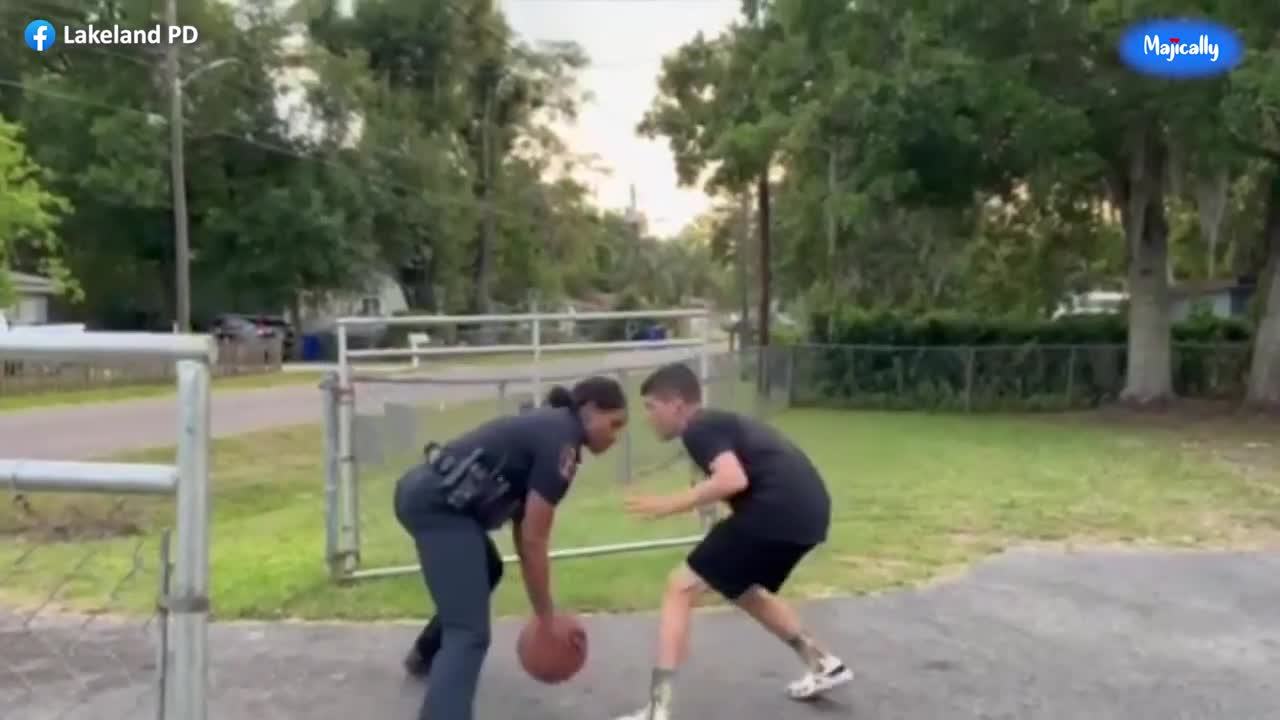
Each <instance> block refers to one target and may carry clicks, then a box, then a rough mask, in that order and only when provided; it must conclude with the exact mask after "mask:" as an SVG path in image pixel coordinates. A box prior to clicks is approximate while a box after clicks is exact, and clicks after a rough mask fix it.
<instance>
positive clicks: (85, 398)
mask: <svg viewBox="0 0 1280 720" xmlns="http://www.w3.org/2000/svg"><path fill="white" fill-rule="evenodd" d="M323 375H324V374H323V373H321V372H319V371H315V372H312V371H298V372H271V373H254V374H251V375H230V376H227V377H219V378H214V380H213V387H214V389H215V390H252V389H255V388H268V387H279V386H281V385H306V384H312V385H314V384H316V383H318V382H320V379H321V378H322V377H323ZM177 392H178V390H177V382H176V381H173V382H166V383H163V384H159V383H157V384H150V383H148V384H141V385H119V386H116V387H103V388H89V389H85V390H52V391H49V392H35V393H22V394H18V395H0V412H5V411H12V410H29V409H31V408H38V407H49V406H53V405H79V404H82V403H101V402H113V401H116V400H137V399H140V398H149V397H166V396H169V395H176V394H177Z"/></svg>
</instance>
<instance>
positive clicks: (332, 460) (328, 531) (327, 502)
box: [320, 372, 342, 579]
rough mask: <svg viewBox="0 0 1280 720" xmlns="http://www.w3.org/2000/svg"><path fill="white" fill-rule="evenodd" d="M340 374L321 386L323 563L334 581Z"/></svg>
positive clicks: (336, 575) (337, 559)
mask: <svg viewBox="0 0 1280 720" xmlns="http://www.w3.org/2000/svg"><path fill="white" fill-rule="evenodd" d="M338 383H339V381H338V373H336V372H334V373H330V374H329V375H328V376H327V377H325V379H324V382H322V383H321V384H320V391H321V392H323V393H324V399H323V402H324V560H325V563H326V564H327V565H328V566H329V572H330V575H331V576H332V577H334V578H335V579H337V578H339V577H341V574H342V564H341V560H340V558H341V554H340V553H339V551H338V527H339V524H340V521H339V514H340V507H339V492H338V488H339V483H340V481H339V479H338V476H339V473H340V470H339V458H340V456H341V454H342V453H341V449H340V448H339V447H338V446H339V442H338V405H339V398H338Z"/></svg>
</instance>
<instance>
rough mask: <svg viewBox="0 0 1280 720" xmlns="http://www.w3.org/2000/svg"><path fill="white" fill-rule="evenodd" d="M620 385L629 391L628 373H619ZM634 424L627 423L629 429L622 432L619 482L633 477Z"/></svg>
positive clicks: (625, 481)
mask: <svg viewBox="0 0 1280 720" xmlns="http://www.w3.org/2000/svg"><path fill="white" fill-rule="evenodd" d="M618 384H620V385H622V389H623V392H626V389H627V371H626V370H619V371H618ZM632 427H633V425H632V423H627V427H626V429H625V430H623V431H622V452H620V453H618V481H619V482H622V483H628V482H630V481H631V477H632V475H631V474H632V471H633V468H632V465H631V463H632V458H631V438H632V432H633V430H632Z"/></svg>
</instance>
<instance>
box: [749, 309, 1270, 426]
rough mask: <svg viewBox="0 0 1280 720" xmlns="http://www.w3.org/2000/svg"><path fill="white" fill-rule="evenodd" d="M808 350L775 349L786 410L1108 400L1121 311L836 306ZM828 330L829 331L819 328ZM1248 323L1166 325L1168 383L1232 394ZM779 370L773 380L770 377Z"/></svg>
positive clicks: (1119, 373) (1122, 332)
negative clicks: (917, 311) (907, 312)
mask: <svg viewBox="0 0 1280 720" xmlns="http://www.w3.org/2000/svg"><path fill="white" fill-rule="evenodd" d="M811 327H812V328H813V332H812V335H811V337H812V343H813V344H811V345H800V346H793V347H792V348H789V349H785V350H782V349H780V350H779V351H780V352H785V353H786V359H785V362H779V361H778V360H777V359H775V360H774V361H771V363H770V364H771V366H773V367H775V368H776V367H784V366H785V370H784V371H775V370H772V369H771V372H770V376H771V378H772V380H771V382H775V383H777V382H782V383H785V385H786V387H787V388H788V390H787V392H788V394H789V395H790V397H791V400H792V402H793V403H794V404H797V405H826V406H838V407H862V408H883V409H902V410H908V409H910V410H968V411H973V410H1065V409H1072V408H1084V407H1093V406H1097V405H1099V404H1101V403H1105V402H1108V401H1110V400H1114V399H1115V398H1116V397H1118V395H1119V393H1120V391H1121V390H1122V389H1123V385H1124V375H1125V366H1126V362H1127V353H1126V351H1125V340H1126V334H1127V333H1126V326H1125V318H1123V317H1117V316H1107V315H1095V316H1083V317H1072V318H1063V319H1061V320H1057V321H1041V322H1034V321H1033V322H1026V321H1011V320H999V319H984V318H975V317H966V316H961V315H943V314H939V315H932V316H928V317H921V318H911V317H904V316H900V315H893V314H889V313H876V314H872V313H860V312H852V311H850V312H844V313H841V314H840V315H838V316H837V317H836V319H835V322H834V323H830V319H829V317H828V316H815V317H814V318H813V323H812V325H811ZM832 327H833V329H834V332H829V328H832ZM1250 337H1251V332H1250V327H1249V325H1247V324H1246V323H1242V322H1239V321H1235V320H1223V319H1219V318H1196V319H1194V320H1192V321H1189V322H1185V323H1179V324H1177V325H1176V326H1175V327H1174V328H1173V340H1174V347H1173V380H1174V390H1175V392H1177V393H1178V394H1180V395H1183V396H1188V397H1231V396H1236V395H1238V394H1239V393H1240V392H1241V390H1242V387H1243V383H1244V377H1245V372H1246V369H1247V367H1248V360H1249V347H1248V343H1249V340H1250ZM779 373H781V374H782V375H783V376H785V377H782V376H779Z"/></svg>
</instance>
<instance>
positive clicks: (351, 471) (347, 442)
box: [337, 321, 360, 574]
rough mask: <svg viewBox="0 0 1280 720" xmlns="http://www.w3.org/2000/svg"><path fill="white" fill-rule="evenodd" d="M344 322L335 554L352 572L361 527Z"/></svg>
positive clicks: (340, 343) (340, 330) (346, 570)
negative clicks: (357, 502) (357, 506)
mask: <svg viewBox="0 0 1280 720" xmlns="http://www.w3.org/2000/svg"><path fill="white" fill-rule="evenodd" d="M347 345H348V342H347V326H346V325H345V324H343V323H342V321H339V322H338V388H337V392H338V508H339V513H338V548H337V552H338V556H339V557H340V558H341V570H342V572H343V573H344V574H349V573H352V572H354V571H355V570H356V566H357V565H358V563H359V560H358V558H359V553H360V529H359V518H358V516H357V513H356V503H355V499H356V498H355V495H356V464H355V462H356V459H355V452H354V450H353V448H352V445H353V440H354V434H355V389H354V388H353V387H352V386H351V361H350V358H348V357H347Z"/></svg>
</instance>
